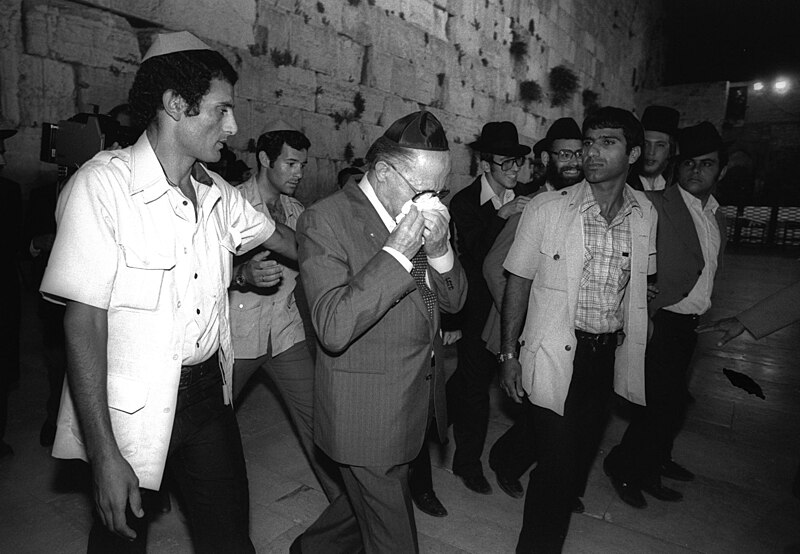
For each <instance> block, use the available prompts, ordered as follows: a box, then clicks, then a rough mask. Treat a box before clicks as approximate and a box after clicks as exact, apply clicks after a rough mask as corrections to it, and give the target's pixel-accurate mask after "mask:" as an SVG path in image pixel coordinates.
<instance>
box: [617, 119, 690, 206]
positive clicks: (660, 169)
mask: <svg viewBox="0 0 800 554" xmlns="http://www.w3.org/2000/svg"><path fill="white" fill-rule="evenodd" d="M679 119H680V113H678V110H675V109H673V108H668V107H667V106H647V108H645V110H644V114H642V126H643V127H644V152H643V153H642V160H640V161H639V163H638V164H637V167H639V168H640V169H639V175H634V176H632V178H631V179H630V182H629V184H630V185H631V186H632V187H633V188H634V189H636V190H664V188H665V187H666V186H667V185H668V184H669V181H670V180H671V179H670V177H671V173H672V172H671V171H667V169H668V166H669V162H670V159H671V157H672V156H674V155H675V150H676V149H675V135H676V133H677V132H678V120H679Z"/></svg>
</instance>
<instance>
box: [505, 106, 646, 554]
mask: <svg viewBox="0 0 800 554" xmlns="http://www.w3.org/2000/svg"><path fill="white" fill-rule="evenodd" d="M643 142H644V131H643V129H642V126H641V123H639V121H638V120H637V119H636V117H635V116H634V115H633V114H632V113H631V112H629V111H627V110H622V109H620V108H612V107H606V108H601V109H600V110H598V111H597V112H595V113H593V114H592V115H590V116H589V117H587V118H586V120H585V121H584V122H583V153H582V155H583V171H584V174H585V177H586V180H585V181H584V182H581V183H579V184H577V185H575V186H572V187H568V188H566V189H562V190H560V191H553V192H546V193H543V194H540V195H537V196H536V197H535V198H534V199H533V200H531V202H530V204H528V206H527V207H526V208H525V211H524V212H523V214H522V218H521V219H520V222H519V225H518V227H517V233H516V237H515V239H514V243H513V244H512V246H511V249H510V250H509V253H508V256H507V257H506V260H505V263H504V264H503V265H504V266H505V268H506V270H508V273H509V275H508V282H507V283H506V289H505V294H504V296H503V304H502V308H503V310H502V325H501V344H500V354H499V356H498V357H499V359H500V362H501V365H502V369H501V379H500V388H501V389H502V390H503V391H504V392H505V393H506V394H507V395H508V396H509V397H510V398H511V399H512V400H514V401H515V402H518V403H522V402H524V401H530V402H531V403H532V404H533V410H534V414H533V415H532V421H533V429H534V433H533V440H534V441H535V444H536V450H537V452H536V453H537V464H536V468H535V469H534V470H533V472H532V474H531V480H530V483H529V485H528V491H527V497H526V499H525V508H524V512H523V523H522V530H521V532H520V536H519V542H518V543H517V549H516V550H517V552H518V553H523V552H532V551H534V552H560V551H561V548H562V547H563V544H564V539H565V538H566V535H567V530H568V528H569V522H570V512H571V510H572V509H573V508H574V502H575V497H576V496H579V495H580V494H581V490H580V489H581V486H582V485H583V484H585V475H586V473H587V472H588V470H589V467H590V465H591V461H592V459H593V458H594V454H595V452H596V450H597V447H598V444H599V440H600V438H601V436H602V433H603V429H604V427H605V422H606V419H607V406H608V400H609V396H610V395H611V392H612V389H613V390H615V391H616V392H617V393H618V394H619V395H620V396H622V397H624V398H627V399H628V400H630V401H632V402H635V403H638V404H644V352H645V345H646V342H647V275H648V274H653V273H655V269H656V268H655V238H656V221H657V215H656V212H655V209H654V208H653V206H652V204H651V203H650V202H649V201H648V200H647V198H646V197H645V195H644V194H643V193H641V192H638V191H634V190H633V189H631V188H630V187H628V186H627V185H626V184H625V179H626V178H627V176H628V170H629V168H630V165H631V164H633V163H635V162H636V160H637V159H638V157H639V155H640V154H641V149H642V144H643ZM525 399H527V400H525Z"/></svg>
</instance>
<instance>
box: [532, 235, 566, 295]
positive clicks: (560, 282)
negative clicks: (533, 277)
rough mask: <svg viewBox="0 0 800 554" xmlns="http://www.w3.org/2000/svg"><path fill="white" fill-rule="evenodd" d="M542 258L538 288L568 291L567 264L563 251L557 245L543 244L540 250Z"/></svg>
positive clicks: (538, 273) (538, 274)
mask: <svg viewBox="0 0 800 554" xmlns="http://www.w3.org/2000/svg"><path fill="white" fill-rule="evenodd" d="M539 255H540V256H541V259H540V263H539V268H540V269H539V271H538V272H537V276H538V277H539V279H540V280H539V281H538V283H537V285H538V286H540V287H544V288H548V289H553V290H560V291H566V290H567V269H566V268H567V264H566V256H565V254H564V252H563V251H562V249H560V248H558V246H557V245H555V244H542V246H541V247H540V248H539Z"/></svg>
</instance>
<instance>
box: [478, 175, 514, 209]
mask: <svg viewBox="0 0 800 554" xmlns="http://www.w3.org/2000/svg"><path fill="white" fill-rule="evenodd" d="M514 198H515V196H514V189H503V196H502V197H501V196H498V195H497V193H495V192H494V190H492V185H490V184H489V179H487V178H486V174H485V173H484V174H483V175H481V206H483V205H484V204H486V203H487V202H489V201H490V200H491V202H492V206H494V209H495V210H499V209H500V208H502V207H503V206H505V205H506V204H508V203H509V202H511V201H512V200H514Z"/></svg>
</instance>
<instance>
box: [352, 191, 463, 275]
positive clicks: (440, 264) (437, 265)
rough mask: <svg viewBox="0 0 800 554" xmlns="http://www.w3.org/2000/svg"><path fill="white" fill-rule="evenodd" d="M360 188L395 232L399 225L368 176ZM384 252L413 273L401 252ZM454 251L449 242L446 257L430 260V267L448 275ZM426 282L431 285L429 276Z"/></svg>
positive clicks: (386, 248)
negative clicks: (382, 202) (384, 205)
mask: <svg viewBox="0 0 800 554" xmlns="http://www.w3.org/2000/svg"><path fill="white" fill-rule="evenodd" d="M358 186H359V188H360V189H361V190H362V191H363V192H364V194H365V195H366V197H367V200H369V203H370V204H372V207H373V208H375V211H376V212H378V215H379V216H380V218H381V221H383V224H384V225H386V228H387V229H388V230H389V232H390V233H391V232H392V231H394V228H395V227H397V223H396V222H395V220H394V219H392V216H391V215H389V212H387V211H386V208H384V207H383V204H381V201H380V200H378V196H377V195H376V194H375V189H373V188H372V184H371V183H370V182H369V179H368V178H367V176H366V175H364V177H363V178H362V179H361V182H359V183H358ZM383 250H385V251H386V252H388V253H389V254H391V256H392V257H394V258H395V259H396V260H397V261H398V262H400V264H401V265H402V266H403V267H404V268H405V269H406V271H408V272H409V273H411V269H412V267H413V265H412V264H411V260H409V259H408V258H406V257H405V255H403V254H402V253H401V252H399V251H397V250H395V249H394V248H392V247H390V246H384V247H383ZM453 261H454V256H453V249H452V248H450V241H449V240H448V241H447V253H446V254H445V255H444V256H439V257H438V258H428V265H429V266H430V267H432V268H433V269H435V270H436V271H437V272H439V273H447V272H448V271H450V270H451V269H453ZM425 280H426V282H428V284H430V280H429V279H428V276H427V275H426V276H425Z"/></svg>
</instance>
